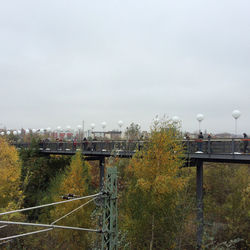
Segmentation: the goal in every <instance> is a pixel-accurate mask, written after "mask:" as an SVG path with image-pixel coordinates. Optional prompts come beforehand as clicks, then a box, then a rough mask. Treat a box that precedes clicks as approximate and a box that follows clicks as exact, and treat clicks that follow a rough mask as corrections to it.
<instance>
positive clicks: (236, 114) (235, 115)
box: [232, 109, 241, 119]
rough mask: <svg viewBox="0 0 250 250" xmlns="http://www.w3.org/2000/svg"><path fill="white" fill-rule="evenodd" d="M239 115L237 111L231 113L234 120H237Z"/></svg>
mask: <svg viewBox="0 0 250 250" xmlns="http://www.w3.org/2000/svg"><path fill="white" fill-rule="evenodd" d="M240 115H241V113H240V111H239V110H237V109H235V110H234V111H233V112H232V116H233V118H234V119H238V118H239V117H240Z"/></svg>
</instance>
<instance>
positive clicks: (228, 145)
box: [13, 138, 250, 154]
mask: <svg viewBox="0 0 250 250" xmlns="http://www.w3.org/2000/svg"><path fill="white" fill-rule="evenodd" d="M248 141H250V139H239V138H232V139H204V140H200V139H189V140H182V143H183V146H184V148H185V150H186V153H187V154H194V153H197V154H198V153H205V154H241V153H244V143H246V142H248ZM146 143H147V141H141V140H140V141H138V140H99V141H94V140H91V141H83V142H77V143H76V142H60V141H59V142H47V141H43V142H41V143H39V148H40V151H42V152H47V153H49V152H54V153H55V152H58V153H60V152H65V153H74V152H76V151H80V150H81V151H82V152H123V153H125V152H126V153H134V152H135V151H136V150H141V149H142V148H143V146H145V144H146ZM13 145H15V146H16V147H17V148H29V147H30V144H29V143H13Z"/></svg>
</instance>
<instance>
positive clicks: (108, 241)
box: [101, 167, 118, 250]
mask: <svg viewBox="0 0 250 250" xmlns="http://www.w3.org/2000/svg"><path fill="white" fill-rule="evenodd" d="M117 215H118V212H117V168H116V167H112V168H107V172H106V178H105V184H104V188H103V213H102V247H101V249H102V250H107V249H108V250H117V249H118V245H117V243H118V240H117V235H118V221H117Z"/></svg>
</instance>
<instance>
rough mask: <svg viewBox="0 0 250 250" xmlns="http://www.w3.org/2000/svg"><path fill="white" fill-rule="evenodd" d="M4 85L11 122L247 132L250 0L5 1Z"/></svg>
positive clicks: (1, 10) (5, 113)
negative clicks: (161, 124)
mask: <svg viewBox="0 0 250 250" xmlns="http://www.w3.org/2000/svg"><path fill="white" fill-rule="evenodd" d="M0 86H1V89H0V124H1V125H0V126H3V125H5V126H7V127H8V128H20V127H24V128H28V127H29V128H42V127H43V128H45V127H48V126H50V127H56V126H59V125H60V126H62V127H66V126H67V125H70V126H71V127H76V126H77V125H78V124H81V121H82V120H84V121H85V128H89V127H90V124H91V123H93V122H94V123H95V124H96V125H97V129H100V128H101V125H100V124H101V122H102V121H106V122H107V129H117V128H118V126H117V121H118V120H123V121H124V126H128V125H129V124H130V123H131V122H136V123H140V124H141V126H142V128H143V129H148V127H149V125H150V123H151V121H152V119H153V118H154V117H155V115H157V114H158V115H160V116H162V115H164V114H166V115H168V116H169V117H170V118H171V117H172V116H174V115H177V116H179V117H180V118H181V119H182V124H183V129H184V130H189V131H194V130H197V128H198V122H197V120H196V115H197V114H198V113H203V114H204V116H205V119H204V121H203V122H202V129H207V130H208V131H211V132H223V131H228V132H233V131H234V120H233V118H232V115H231V113H232V111H233V110H234V109H239V110H240V111H241V113H242V116H241V117H240V118H239V122H238V127H239V132H243V131H246V132H248V133H250V97H249V96H250V1H249V0H206V1H205V0H204V1H200V0H189V1H187V0H182V1H178V0H176V1H173V0H171V1H167V0H152V1H147V0H126V1H124V0H123V1H119V0H105V1H103V0H98V1H97V0H91V1H84V0H67V1H66V0H36V1H34V0H21V1H20V0H15V1H12V0H8V1H6V0H0Z"/></svg>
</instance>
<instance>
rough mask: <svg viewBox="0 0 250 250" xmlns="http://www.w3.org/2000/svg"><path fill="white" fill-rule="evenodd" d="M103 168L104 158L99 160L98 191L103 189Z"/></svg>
mask: <svg viewBox="0 0 250 250" xmlns="http://www.w3.org/2000/svg"><path fill="white" fill-rule="evenodd" d="M104 166H105V158H104V157H103V158H101V159H100V165H99V168H100V190H102V189H103V182H104Z"/></svg>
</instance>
